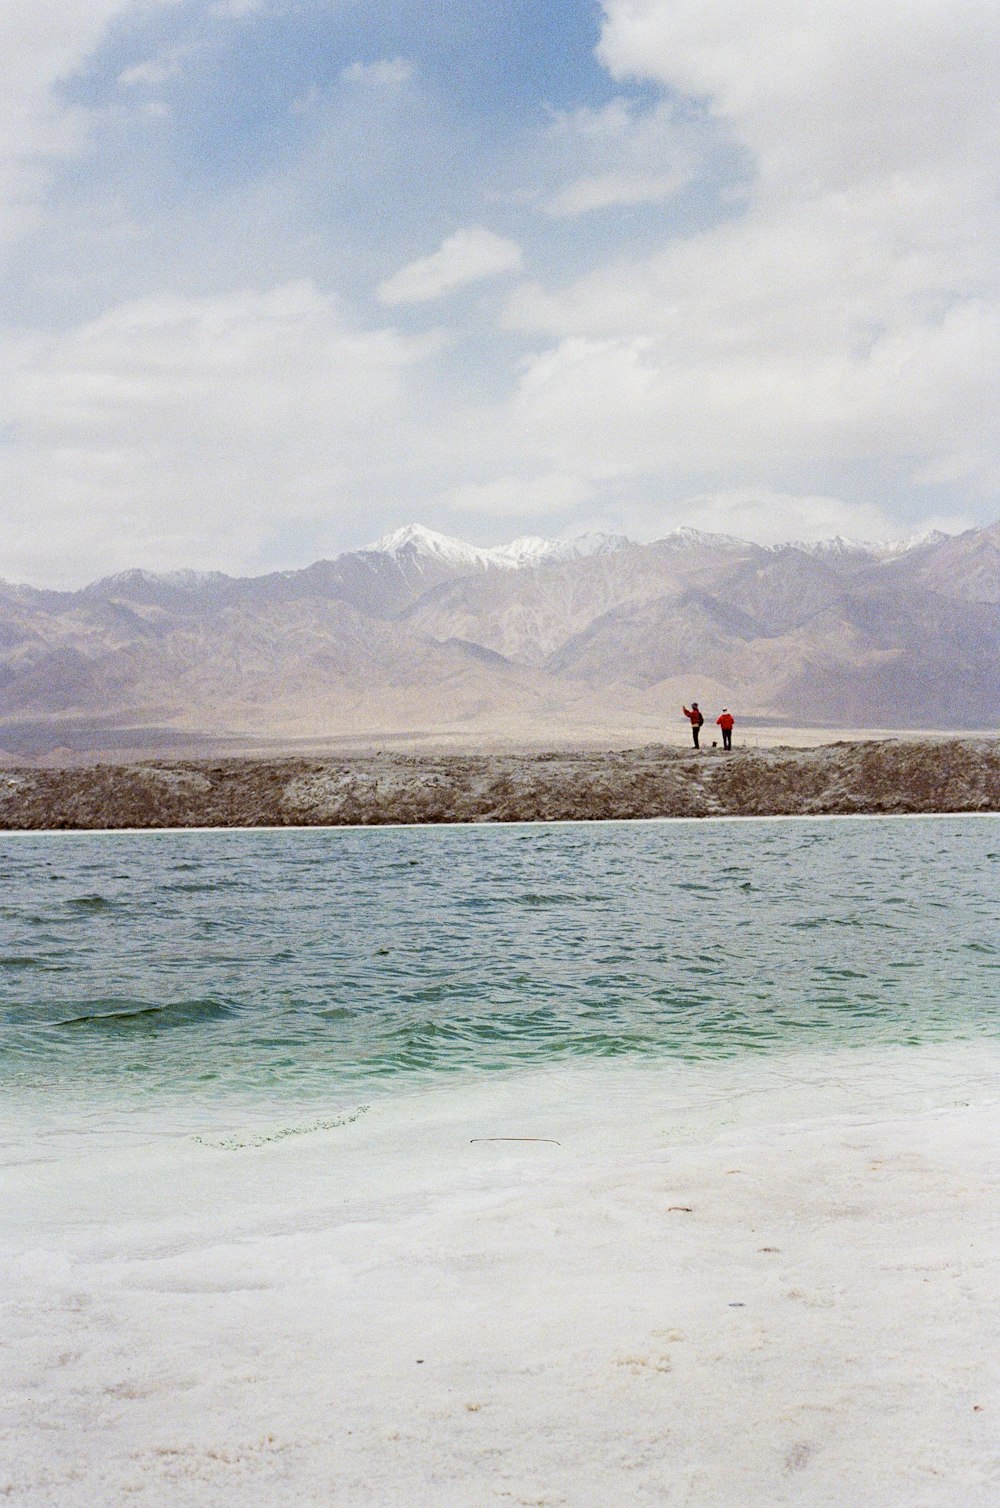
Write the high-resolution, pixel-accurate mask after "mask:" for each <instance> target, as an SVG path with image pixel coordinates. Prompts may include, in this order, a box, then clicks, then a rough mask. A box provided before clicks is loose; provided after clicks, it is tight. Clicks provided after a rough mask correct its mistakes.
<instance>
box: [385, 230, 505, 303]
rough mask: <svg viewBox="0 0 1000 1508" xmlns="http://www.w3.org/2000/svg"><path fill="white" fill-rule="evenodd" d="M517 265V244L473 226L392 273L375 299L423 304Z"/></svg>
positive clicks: (458, 231) (448, 238)
mask: <svg viewBox="0 0 1000 1508" xmlns="http://www.w3.org/2000/svg"><path fill="white" fill-rule="evenodd" d="M520 266H521V248H520V246H518V244H517V242H516V241H511V240H508V239H507V238H506V237H505V236H498V235H495V234H494V233H493V231H491V230H487V229H486V228H485V227H484V226H482V225H472V226H469V227H468V228H466V229H463V230H457V231H456V232H455V234H454V235H452V236H448V237H446V239H445V240H444V241H442V243H441V245H440V246H439V248H438V250H437V251H435V252H433V253H432V254H431V255H430V256H429V257H421V258H420V259H419V260H418V261H416V262H410V263H408V264H407V265H406V266H405V267H401V268H400V269H399V271H398V272H395V273H393V275H392V277H390V278H387V279H386V280H385V282H383V283H380V284H379V287H378V297H379V299H380V300H381V302H382V303H383V304H416V303H424V302H426V301H427V300H429V299H435V298H439V297H440V296H441V294H443V293H448V292H450V291H451V290H452V289H453V288H460V287H463V286H465V284H467V283H476V282H480V281H481V280H482V279H483V278H492V277H497V276H498V275H499V274H501V273H505V272H517V271H518V270H519V269H520Z"/></svg>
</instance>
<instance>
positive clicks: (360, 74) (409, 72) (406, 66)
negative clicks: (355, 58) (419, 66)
mask: <svg viewBox="0 0 1000 1508" xmlns="http://www.w3.org/2000/svg"><path fill="white" fill-rule="evenodd" d="M412 77H413V64H412V63H411V62H410V60H409V58H378V59H377V60H376V61H375V62H374V63H352V64H351V66H350V67H349V68H345V69H344V71H343V73H342V74H341V78H343V79H345V80H346V81H347V82H348V83H349V84H362V85H368V86H374V87H375V88H385V87H387V86H388V87H389V88H397V89H398V88H399V87H400V86H401V85H402V84H406V83H408V82H409V80H410V79H411V78H412Z"/></svg>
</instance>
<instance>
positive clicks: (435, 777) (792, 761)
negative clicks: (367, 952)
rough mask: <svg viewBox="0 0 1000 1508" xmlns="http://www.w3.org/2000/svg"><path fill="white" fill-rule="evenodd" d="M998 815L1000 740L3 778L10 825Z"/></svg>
mask: <svg viewBox="0 0 1000 1508" xmlns="http://www.w3.org/2000/svg"><path fill="white" fill-rule="evenodd" d="M998 810H1000V740H997V739H993V738H956V739H936V740H930V739H928V740H910V739H907V740H899V741H896V740H879V741H870V742H851V743H847V742H844V743H832V744H827V745H823V746H821V747H818V748H809V749H796V748H782V747H779V748H770V749H737V750H735V751H734V752H733V753H732V754H724V753H723V752H722V751H721V750H719V749H713V748H706V749H703V750H701V751H700V752H697V753H696V752H695V751H694V750H678V749H676V748H670V747H667V746H664V745H657V744H652V745H648V746H646V747H644V748H640V749H628V750H615V751H610V752H607V753H593V752H576V753H574V752H553V753H524V754H509V753H507V754H467V755H464V754H454V753H451V754H441V755H431V754H419V755H413V754H400V753H385V754H374V755H364V756H360V755H359V756H354V757H344V756H339V757H321V758H301V757H295V758H292V757H288V758H266V759H260V758H238V759H237V758H233V759H228V760H152V761H149V762H145V763H135V764H97V765H90V766H83V767H80V766H78V767H75V768H70V769H39V768H12V769H7V770H5V771H3V772H0V828H4V829H7V830H31V829H35V830H37V829H51V828H81V829H88V828H90V829H93V828H158V827H271V826H275V827H287V826H324V825H332V826H346V825H352V824H358V825H363V826H368V825H372V826H377V825H383V824H386V823H414V822H544V821H580V820H622V819H627V818H648V817H736V816H748V817H749V816H781V815H789V816H796V815H798V816H809V815H816V816H818V815H824V814H851V813H872V814H879V813H906V812H984V811H998Z"/></svg>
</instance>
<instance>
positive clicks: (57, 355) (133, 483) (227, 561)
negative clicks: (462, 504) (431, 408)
mask: <svg viewBox="0 0 1000 1508" xmlns="http://www.w3.org/2000/svg"><path fill="white" fill-rule="evenodd" d="M433 349H434V344H433V341H431V340H430V339H427V338H423V339H415V338H407V337H403V336H401V335H399V334H397V333H396V332H394V331H392V330H375V331H358V330H355V329H352V328H351V327H349V326H348V325H347V324H346V323H345V322H344V320H343V318H342V316H341V314H340V313H339V310H338V308H337V305H336V303H335V301H334V300H332V299H331V298H330V297H329V296H328V295H325V294H324V293H322V292H321V291H320V290H318V289H317V288H316V287H314V286H313V285H312V284H311V283H308V282H303V283H293V284H288V285H285V286H282V287H277V288H273V289H270V290H268V291H265V292H242V293H232V294H228V295H225V296H219V297H215V298H180V297H166V296H162V297H155V298H149V299H145V300H141V301H139V302H135V303H130V304H125V305H121V306H118V307H116V308H112V309H109V310H108V311H107V312H106V313H105V314H103V315H102V316H101V317H100V318H99V319H96V320H93V321H91V322H89V323H88V324H85V325H81V326H79V327H77V328H75V329H73V330H70V331H68V332H66V333H64V334H59V335H51V336H42V335H25V336H22V337H20V338H19V339H17V340H14V339H10V340H9V341H8V343H7V348H6V350H5V351H4V352H3V358H4V359H3V361H2V362H0V369H2V370H3V371H4V373H5V374H6V375H5V377H4V378H3V380H2V382H0V406H2V411H3V414H4V422H5V426H6V429H7V442H6V443H5V446H4V448H3V450H2V451H0V459H2V462H3V492H4V494H5V495H6V496H7V497H10V498H15V499H17V500H18V502H17V512H16V513H15V515H14V517H13V518H12V519H10V520H9V521H8V523H7V526H6V528H5V537H4V546H3V559H2V562H0V574H2V575H5V576H8V577H11V576H26V577H28V578H34V579H42V580H45V581H47V582H51V581H53V580H54V579H56V578H57V577H58V579H60V580H63V581H73V582H75V583H79V582H80V581H81V580H82V579H87V578H88V577H89V576H93V575H96V574H99V573H101V572H104V571H107V570H109V569H117V568H121V567H124V566H126V565H133V564H136V563H137V562H139V563H143V564H151V565H154V566H157V567H161V568H171V567H175V566H182V565H191V564H201V565H213V566H219V567H228V568H230V569H232V568H233V567H234V565H238V564H244V565H245V564H247V563H249V562H250V561H251V560H252V559H253V556H254V554H255V551H256V550H257V549H258V548H259V547H260V546H261V544H262V542H263V541H265V540H267V539H268V538H270V537H271V536H272V535H273V534H274V533H275V531H279V532H280V530H281V529H282V528H287V527H288V526H289V524H290V523H303V522H305V523H308V524H311V525H315V524H316V523H317V521H322V520H323V519H324V518H328V517H329V516H330V514H331V513H332V514H334V515H339V516H340V518H341V520H342V521H345V522H347V523H349V522H350V518H351V516H352V510H354V511H362V512H363V511H364V509H365V508H366V506H368V505H370V503H371V499H372V497H373V496H374V497H376V498H377V499H380V496H381V492H382V491H383V490H385V491H391V490H392V488H393V486H394V485H395V478H397V477H398V475H399V473H400V472H401V470H402V468H403V465H404V460H403V457H404V455H405V454H406V453H407V452H409V453H410V454H411V455H412V453H413V450H414V448H415V446H414V439H413V436H412V433H411V430H410V428H409V424H410V413H409V407H408V402H409V400H408V392H407V381H406V375H407V370H408V369H409V368H410V367H411V366H413V365H415V364H419V363H421V362H422V361H423V360H424V359H425V358H426V357H427V356H428V355H429V354H430V353H431V351H432V350H433ZM378 433H388V434H391V435H392V436H393V445H391V446H388V447H386V449H385V451H384V452H383V455H382V457H381V458H380V459H378V460H375V459H374V458H373V447H372V436H373V434H378ZM394 468H395V470H394ZM366 489H367V490H366ZM42 518H44V519H45V520H46V529H45V531H44V533H43V531H42V530H40V528H39V521H40V519H42Z"/></svg>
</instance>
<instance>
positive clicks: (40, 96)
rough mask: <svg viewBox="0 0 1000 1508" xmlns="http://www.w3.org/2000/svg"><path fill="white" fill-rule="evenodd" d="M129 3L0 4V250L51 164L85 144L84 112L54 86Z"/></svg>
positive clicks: (28, 219)
mask: <svg viewBox="0 0 1000 1508" xmlns="http://www.w3.org/2000/svg"><path fill="white" fill-rule="evenodd" d="M131 3H132V0H74V3H73V4H72V5H67V4H66V3H65V0H32V3H31V4H30V5H28V4H18V3H16V0H14V3H8V4H6V5H4V6H3V8H2V9H0V249H2V248H3V245H4V243H5V242H8V243H9V241H10V240H11V238H12V237H14V236H16V235H18V234H20V233H21V232H23V231H24V229H25V228H26V227H27V226H29V225H30V224H32V223H33V221H34V218H35V212H36V208H37V203H38V200H39V197H40V195H41V194H42V192H43V191H44V189H45V186H46V184H47V182H48V178H49V173H50V171H51V165H52V163H53V162H55V161H58V160H59V159H60V158H65V157H68V156H71V155H73V154H74V153H76V152H79V151H80V150H81V149H82V147H83V146H84V145H85V143H86V140H87V135H88V131H89V128H90V124H91V121H90V116H89V115H88V113H87V112H86V111H84V110H81V109H78V108H72V107H69V106H67V105H66V103H65V101H64V100H63V99H61V98H60V96H59V95H58V93H57V90H56V86H57V84H58V83H59V81H60V80H62V79H64V78H66V77H67V76H68V75H69V74H70V73H72V71H73V70H74V69H75V68H77V67H78V66H79V65H80V63H81V62H82V61H83V60H84V59H85V58H86V57H87V56H88V55H89V54H90V53H91V52H92V51H93V49H94V48H95V47H96V46H97V44H98V42H99V41H100V38H101V36H102V34H103V33H104V30H105V28H106V27H107V25H108V23H109V22H110V21H111V20H113V18H114V17H115V16H117V15H119V14H121V13H122V12H123V11H125V10H127V9H128V7H129V5H130V4H131ZM164 3H166V0H164Z"/></svg>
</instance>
